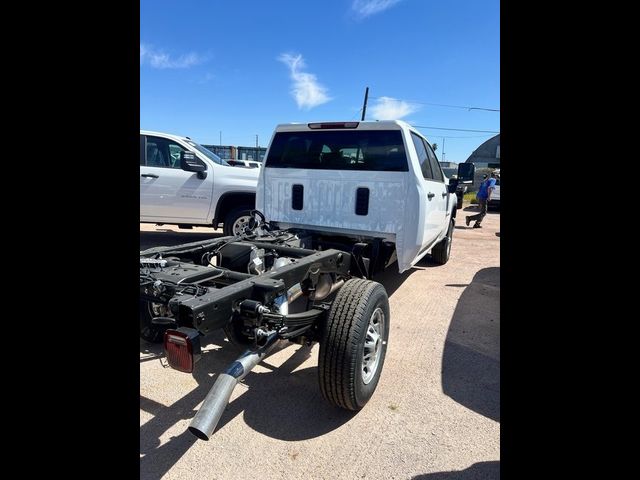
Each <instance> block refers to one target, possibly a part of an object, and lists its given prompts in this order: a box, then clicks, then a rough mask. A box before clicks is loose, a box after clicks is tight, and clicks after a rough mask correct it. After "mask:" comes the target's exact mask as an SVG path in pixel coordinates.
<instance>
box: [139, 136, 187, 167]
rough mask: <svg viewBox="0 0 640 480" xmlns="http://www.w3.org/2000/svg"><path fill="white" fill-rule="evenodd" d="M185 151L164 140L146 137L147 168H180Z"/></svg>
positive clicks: (174, 143) (175, 144)
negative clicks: (181, 156)
mask: <svg viewBox="0 0 640 480" xmlns="http://www.w3.org/2000/svg"><path fill="white" fill-rule="evenodd" d="M184 150H185V149H184V148H182V147H181V146H180V145H178V144H177V143H176V142H173V141H171V140H168V139H166V138H160V137H152V136H147V167H161V168H180V153H181V152H183V151H184Z"/></svg>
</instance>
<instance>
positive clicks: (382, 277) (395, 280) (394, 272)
mask: <svg viewBox="0 0 640 480" xmlns="http://www.w3.org/2000/svg"><path fill="white" fill-rule="evenodd" d="M415 271H416V269H415V268H410V269H409V270H407V271H405V272H404V273H398V264H397V263H394V264H393V265H390V266H389V267H388V268H387V269H386V270H384V271H382V272H380V273H377V274H376V275H375V276H374V277H373V280H374V281H376V282H378V283H381V284H382V285H383V286H384V288H385V290H386V291H387V295H389V296H391V295H393V292H395V291H396V290H397V289H398V288H400V287H401V286H402V284H403V283H404V282H406V281H407V279H408V278H409V277H410V276H411V275H412V274H413V273H414V272H415Z"/></svg>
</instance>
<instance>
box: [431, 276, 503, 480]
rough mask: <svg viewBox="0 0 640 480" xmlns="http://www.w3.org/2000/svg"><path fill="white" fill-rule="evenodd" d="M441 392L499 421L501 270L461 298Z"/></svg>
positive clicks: (479, 280) (447, 347)
mask: <svg viewBox="0 0 640 480" xmlns="http://www.w3.org/2000/svg"><path fill="white" fill-rule="evenodd" d="M442 390H443V392H444V393H445V394H446V395H448V396H450V397H451V398H452V399H454V400H455V401H456V402H458V403H460V404H462V405H464V406H465V407H467V408H469V409H471V410H473V411H475V412H477V413H480V414H481V415H484V416H486V417H488V418H491V419H492V420H495V421H497V422H499V421H500V268H498V267H493V268H484V269H482V270H480V271H479V272H478V273H476V275H475V276H474V278H473V280H472V282H471V283H470V284H469V285H468V286H467V287H466V288H465V289H464V292H463V293H462V295H461V296H460V300H459V301H458V304H457V306H456V309H455V311H454V313H453V318H452V320H451V324H450V325H449V331H448V332H447V338H446V340H445V346H444V352H443V356H442ZM442 478H448V477H442ZM452 478H458V477H452ZM459 478H467V477H459ZM469 478H471V477H469Z"/></svg>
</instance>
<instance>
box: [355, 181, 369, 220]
mask: <svg viewBox="0 0 640 480" xmlns="http://www.w3.org/2000/svg"><path fill="white" fill-rule="evenodd" d="M368 214H369V189H368V188H366V187H360V188H358V190H357V191H356V215H368Z"/></svg>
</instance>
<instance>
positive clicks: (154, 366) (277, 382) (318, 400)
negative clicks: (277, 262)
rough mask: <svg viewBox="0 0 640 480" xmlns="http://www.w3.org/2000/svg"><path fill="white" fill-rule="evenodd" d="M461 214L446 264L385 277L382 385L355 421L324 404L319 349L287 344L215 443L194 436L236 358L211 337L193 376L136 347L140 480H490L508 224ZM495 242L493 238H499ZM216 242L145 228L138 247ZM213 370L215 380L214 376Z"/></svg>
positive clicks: (199, 233) (250, 379)
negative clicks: (476, 221) (387, 309)
mask: <svg viewBox="0 0 640 480" xmlns="http://www.w3.org/2000/svg"><path fill="white" fill-rule="evenodd" d="M473 213H475V210H473V209H471V208H470V207H465V211H459V212H458V225H457V226H456V230H455V234H454V242H453V247H452V252H451V260H450V261H449V263H447V264H446V265H444V266H433V265H430V264H429V263H428V262H421V263H420V264H419V265H418V266H417V267H416V268H414V269H412V270H411V271H409V272H405V273H404V274H402V275H399V274H398V273H397V270H396V271H395V272H394V271H389V272H386V273H385V274H384V275H383V276H381V277H380V278H378V279H376V280H378V281H380V282H381V283H382V284H383V285H385V287H386V288H387V291H388V293H389V295H390V304H391V333H390V337H389V348H388V352H387V357H386V360H385V364H384V370H383V372H382V378H381V380H380V383H379V385H378V388H377V390H376V393H375V394H374V396H373V398H372V400H371V401H370V402H369V403H368V404H367V405H366V407H365V408H364V409H363V410H362V411H361V412H359V413H357V414H353V413H350V412H345V411H341V410H339V409H335V408H333V407H331V406H329V405H328V404H327V403H325V401H324V400H323V398H322V396H321V394H320V390H319V387H318V383H317V378H316V365H317V355H318V345H315V346H313V347H312V348H308V347H300V346H297V345H290V346H288V347H286V348H285V349H283V350H280V351H278V352H276V353H275V354H273V355H272V356H270V357H268V358H267V359H266V361H265V362H263V363H262V364H260V365H258V367H256V369H255V370H254V371H253V373H251V374H249V376H247V378H246V379H245V380H244V382H243V383H242V384H240V385H239V386H238V387H237V388H236V390H235V392H234V394H233V396H232V397H231V402H230V404H229V407H228V409H227V411H226V412H225V414H224V415H223V416H222V419H221V420H220V423H219V425H218V429H217V430H216V433H215V434H214V436H213V437H212V439H211V440H210V441H209V442H204V441H201V440H197V439H195V437H193V436H192V435H191V434H190V433H189V432H187V426H188V424H189V421H190V419H191V418H192V417H193V415H194V414H195V412H196V409H197V407H198V406H199V405H200V403H201V402H202V401H203V399H204V397H205V396H206V394H207V392H208V390H209V388H210V387H211V385H212V384H213V382H214V380H215V374H216V373H217V372H220V371H221V370H223V369H224V368H226V366H227V365H228V364H229V363H230V362H232V361H233V360H234V359H235V358H236V357H237V355H238V351H237V350H235V349H234V348H233V346H232V345H230V344H228V342H227V341H226V340H225V339H224V336H223V335H222V333H220V334H219V335H214V336H213V338H211V340H210V343H209V345H208V346H207V347H206V352H205V353H204V354H203V356H202V359H201V360H200V362H199V363H198V364H197V368H196V372H195V373H194V374H193V375H189V374H184V373H180V372H177V371H174V370H172V369H170V368H165V367H164V366H163V362H162V360H161V358H160V353H161V349H160V348H158V347H156V346H154V345H149V344H147V343H146V342H144V341H141V342H140V477H141V478H142V479H156V478H161V477H163V478H171V479H174V478H175V479H190V478H194V479H202V478H206V479H225V480H226V479H246V478H254V477H257V478H262V479H279V478H292V479H293V478H295V479H298V478H313V479H335V478H340V479H363V478H366V479H415V478H419V479H430V480H441V479H456V480H462V479H485V478H486V479H494V478H499V475H500V450H499V446H500V343H499V342H500V305H499V300H500V238H499V230H500V214H499V213H494V212H489V214H488V215H487V216H486V217H485V220H484V222H483V228H482V229H471V228H467V227H466V226H465V224H464V215H469V214H473ZM497 234H498V235H497ZM211 235H221V232H220V231H215V230H213V229H205V228H198V229H193V230H178V228H177V227H175V226H164V227H155V226H151V225H140V248H141V249H143V248H148V247H150V246H154V245H159V244H163V245H169V244H177V243H183V242H186V241H190V240H200V239H203V238H207V237H209V236H211ZM209 372H211V373H209Z"/></svg>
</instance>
